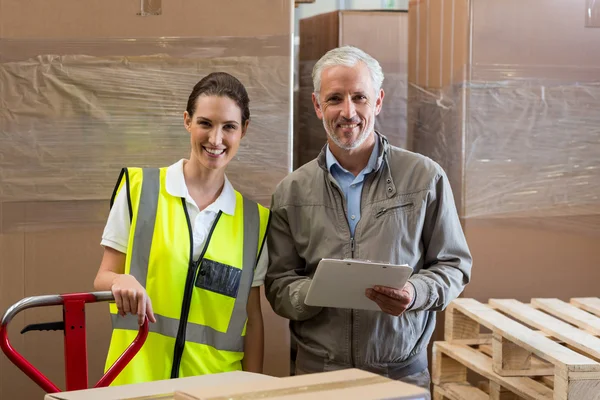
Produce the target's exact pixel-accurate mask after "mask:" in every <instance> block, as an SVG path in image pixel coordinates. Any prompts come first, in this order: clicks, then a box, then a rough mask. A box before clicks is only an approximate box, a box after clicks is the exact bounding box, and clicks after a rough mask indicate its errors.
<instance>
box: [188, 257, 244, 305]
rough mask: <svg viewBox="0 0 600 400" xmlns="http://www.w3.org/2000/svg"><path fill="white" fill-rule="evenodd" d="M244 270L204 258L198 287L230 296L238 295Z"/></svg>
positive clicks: (197, 281) (197, 279) (197, 283)
mask: <svg viewBox="0 0 600 400" xmlns="http://www.w3.org/2000/svg"><path fill="white" fill-rule="evenodd" d="M241 278H242V270H241V269H239V268H235V267H232V266H231V265H227V264H222V263H219V262H216V261H213V260H202V264H201V265H200V271H199V272H198V277H197V278H196V287H198V288H200V289H205V290H210V291H211V292H215V293H219V294H222V295H224V296H228V297H233V298H235V297H237V293H238V289H239V287H240V280H241Z"/></svg>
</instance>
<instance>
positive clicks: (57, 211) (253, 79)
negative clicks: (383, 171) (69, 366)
mask: <svg viewBox="0 0 600 400" xmlns="http://www.w3.org/2000/svg"><path fill="white" fill-rule="evenodd" d="M292 8H293V5H292V1H291V0H289V1H282V2H278V4H277V5H273V4H272V1H270V0H247V1H243V2H234V3H228V4H220V3H219V4H217V3H216V2H214V1H209V0H206V1H204V0H202V1H189V0H173V1H168V2H161V1H160V0H145V1H143V2H139V1H138V2H122V1H118V0H90V1H86V2H80V1H75V0H65V1H61V2H60V3H56V2H52V3H49V2H46V1H42V0H34V1H30V2H27V3H23V2H20V1H16V0H0V9H1V12H0V88H1V89H0V104H2V106H1V107H0V309H1V310H2V311H4V310H6V309H7V308H8V307H9V306H10V305H12V304H14V303H15V302H17V301H19V300H21V299H22V298H24V297H27V296H34V295H41V294H53V293H68V292H85V291H92V290H93V288H92V284H93V280H94V276H95V274H96V272H97V269H98V266H99V264H100V259H101V255H102V249H101V248H100V245H99V243H100V238H101V234H102V230H103V227H104V224H105V221H106V217H107V215H108V209H109V199H110V196H111V194H112V190H113V187H114V184H115V181H116V179H117V176H118V174H119V170H120V168H121V167H124V166H166V165H169V164H170V163H173V162H175V161H177V160H178V159H180V158H184V157H186V158H187V157H189V134H188V133H187V132H186V131H185V130H184V127H183V112H184V110H185V107H186V102H187V98H188V96H189V93H190V92H191V90H192V87H193V85H194V84H195V83H196V82H197V81H198V80H200V79H201V78H202V77H203V76H204V75H206V74H208V73H209V72H212V71H226V72H229V73H231V74H233V75H235V76H237V77H238V78H239V79H240V80H241V81H242V82H243V83H244V84H245V85H246V86H247V88H248V91H249V95H250V99H251V103H250V110H251V119H252V120H251V124H250V128H249V131H248V134H247V136H246V137H245V138H244V139H243V140H242V144H241V147H240V149H239V152H238V156H237V157H236V159H235V160H233V162H232V163H231V165H230V168H229V169H228V173H227V174H228V177H229V179H230V180H231V181H232V183H233V184H234V186H235V187H236V188H237V189H238V190H240V191H241V192H242V193H244V194H246V195H248V196H249V197H251V198H253V199H255V200H257V201H260V202H261V203H263V204H265V205H268V203H269V200H270V195H271V192H272V190H273V189H274V187H275V185H276V184H277V183H278V182H279V180H281V179H282V178H283V177H284V176H285V175H286V174H287V173H288V172H289V171H290V170H291V153H290V150H289V149H290V147H291V146H290V142H291V140H292V135H291V132H290V114H291V113H290V110H291V92H292V88H291V76H290V70H291V56H290V55H291V49H290V46H291V31H292V25H291V21H292V19H291V13H292ZM263 310H264V313H265V324H266V326H267V329H266V330H265V332H266V342H267V343H269V346H267V347H266V349H265V352H266V365H265V369H266V372H267V373H270V374H273V375H286V374H287V371H288V365H289V361H288V357H287V355H288V351H287V348H288V347H289V344H288V343H289V339H288V334H287V333H286V332H287V323H286V321H284V320H283V319H280V318H278V317H276V316H275V315H274V314H273V313H272V312H271V308H270V307H269V306H268V304H267V303H264V304H263ZM87 312H88V316H87V332H88V343H89V354H88V355H89V367H90V383H91V384H94V383H95V382H96V381H97V380H98V378H99V377H100V375H101V373H102V370H103V366H104V359H105V356H106V352H107V349H108V339H109V335H110V318H109V314H108V307H107V305H106V303H104V304H96V305H90V306H88V307H87ZM60 319H61V313H60V308H58V307H55V308H52V309H48V308H46V309H34V310H27V311H26V312H25V313H24V314H22V315H19V316H18V317H17V318H16V319H15V320H14V321H13V322H12V323H11V327H12V329H11V331H10V338H11V341H12V342H13V344H14V345H15V347H16V348H17V350H19V351H21V352H22V353H23V355H24V356H25V357H26V358H27V359H29V360H30V361H31V362H32V363H33V364H34V365H35V366H37V367H38V368H40V370H41V371H42V372H43V373H45V374H47V375H48V377H49V378H50V379H51V380H52V381H54V382H56V383H57V384H58V385H59V386H60V387H64V386H63V385H64V374H63V353H62V341H63V335H62V333H61V332H28V333H27V334H25V335H19V332H18V331H19V329H20V328H22V327H23V326H24V325H26V324H29V323H36V322H48V321H56V320H60ZM20 387H24V389H20ZM17 388H19V389H18V390H19V392H18V393H19V396H17V395H16V394H15V393H16V392H15V391H16V390H17ZM41 395H42V392H41V390H40V389H39V388H37V387H36V386H35V385H34V384H32V383H31V382H30V381H29V379H28V378H27V377H25V375H24V374H22V373H21V371H19V370H18V369H17V368H16V367H14V366H13V365H12V364H11V363H10V362H9V361H8V360H7V359H6V358H5V357H4V356H0V398H36V397H38V398H41Z"/></svg>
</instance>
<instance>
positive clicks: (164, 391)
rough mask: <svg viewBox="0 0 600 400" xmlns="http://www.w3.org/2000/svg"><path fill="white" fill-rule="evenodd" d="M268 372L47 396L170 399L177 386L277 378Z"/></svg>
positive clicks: (58, 399)
mask: <svg viewBox="0 0 600 400" xmlns="http://www.w3.org/2000/svg"><path fill="white" fill-rule="evenodd" d="M277 379H278V378H274V377H271V376H267V375H261V374H253V373H251V372H241V371H239V372H225V373H222V374H214V375H204V376H194V377H189V378H180V379H169V380H164V381H155V382H148V383H140V384H135V385H124V386H113V387H107V388H98V389H88V390H77V391H72V392H62V393H53V394H47V395H46V396H45V397H44V400H112V399H114V400H117V399H131V400H133V399H138V400H141V399H140V398H144V399H146V400H150V399H153V400H159V399H160V400H169V399H173V396H174V394H175V392H176V391H177V390H188V389H191V388H210V387H212V386H220V385H224V384H230V385H232V384H235V385H238V384H244V383H247V382H263V384H264V383H265V382H269V381H271V380H277Z"/></svg>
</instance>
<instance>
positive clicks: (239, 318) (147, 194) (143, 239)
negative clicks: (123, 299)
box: [111, 168, 260, 352]
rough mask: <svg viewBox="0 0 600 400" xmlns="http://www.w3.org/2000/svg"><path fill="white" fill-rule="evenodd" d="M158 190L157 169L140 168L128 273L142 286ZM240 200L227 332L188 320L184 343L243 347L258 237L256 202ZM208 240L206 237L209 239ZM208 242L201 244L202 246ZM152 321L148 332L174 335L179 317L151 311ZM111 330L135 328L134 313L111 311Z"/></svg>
mask: <svg viewBox="0 0 600 400" xmlns="http://www.w3.org/2000/svg"><path fill="white" fill-rule="evenodd" d="M159 191H160V171H159V170H158V169H153V168H144V169H143V180H142V188H141V193H140V200H139V206H138V214H137V224H136V227H135V238H136V239H135V240H134V242H133V248H132V254H131V267H130V274H131V275H132V276H134V277H135V278H136V279H137V281H138V282H140V284H142V285H143V286H144V287H146V279H147V276H148V264H149V258H150V249H151V247H152V237H153V235H154V223H155V220H156V212H157V207H158V196H159ZM243 199H244V204H243V206H244V247H243V265H242V276H241V279H240V286H239V289H238V293H237V296H236V299H235V303H234V308H233V313H232V315H231V319H230V321H229V326H228V328H227V332H225V333H223V332H219V331H217V330H215V329H213V328H211V327H210V326H205V325H200V324H195V323H191V322H189V321H188V323H187V326H186V335H185V340H186V342H194V343H198V344H204V345H209V346H212V347H214V348H215V349H217V350H223V351H235V352H242V351H243V349H244V337H243V336H242V333H243V330H244V327H245V324H246V305H247V302H248V296H249V294H250V289H251V286H252V276H253V270H254V266H255V265H256V254H257V253H258V239H259V236H260V215H259V211H258V205H257V204H256V203H254V202H252V201H250V200H247V199H246V198H245V197H244V198H243ZM209 239H210V238H209ZM208 244H209V241H208V240H207V242H206V243H205V245H204V246H205V249H206V248H207V247H208ZM154 316H155V317H156V323H154V324H150V332H155V333H159V334H161V335H164V336H168V337H172V338H177V331H178V328H179V323H180V320H179V319H175V318H169V317H165V316H163V315H160V314H157V313H154ZM111 318H112V324H113V329H127V330H134V331H137V330H138V329H139V325H138V322H137V316H135V315H126V316H125V317H121V316H119V315H118V314H111Z"/></svg>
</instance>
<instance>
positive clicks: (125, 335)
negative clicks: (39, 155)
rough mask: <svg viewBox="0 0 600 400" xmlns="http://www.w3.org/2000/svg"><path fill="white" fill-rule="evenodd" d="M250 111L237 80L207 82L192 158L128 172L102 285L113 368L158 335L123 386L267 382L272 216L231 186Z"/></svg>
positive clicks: (197, 105)
mask: <svg viewBox="0 0 600 400" xmlns="http://www.w3.org/2000/svg"><path fill="white" fill-rule="evenodd" d="M248 103H249V99H248V94H247V92H246V89H245V88H244V86H243V85H242V84H241V83H240V82H239V81H238V80H237V79H236V78H234V77H233V76H231V75H229V74H226V73H213V74H210V75H208V76H206V77H205V78H204V79H202V80H201V81H200V82H198V84H196V86H195V87H194V89H193V91H192V93H191V95H190V97H189V100H188V103H187V109H186V111H185V112H184V116H183V119H184V125H185V128H186V129H187V131H188V132H189V133H190V139H191V148H192V149H191V155H190V159H189V160H185V159H183V160H180V161H179V162H177V163H175V164H173V165H171V166H169V167H167V168H161V169H141V168H126V169H123V170H122V171H121V175H120V176H119V179H118V182H117V185H116V187H115V191H114V193H113V196H112V199H111V211H110V215H109V217H108V221H107V224H106V227H105V230H104V234H103V236H102V245H103V246H104V256H103V259H102V263H101V265H100V269H99V271H98V274H97V276H96V279H95V281H94V287H95V289H96V290H101V291H104V290H110V291H112V293H113V294H114V296H115V304H111V313H112V322H113V333H112V338H111V344H110V348H109V352H108V358H107V361H106V368H108V367H110V366H111V365H112V364H113V363H114V361H115V360H116V359H117V358H118V357H119V356H120V355H121V354H122V352H123V351H124V350H125V348H126V347H127V346H128V345H129V344H130V343H131V342H132V341H133V339H134V338H135V336H136V335H137V331H138V329H139V325H140V324H142V323H143V322H144V318H148V320H149V322H150V333H149V335H148V338H147V339H146V343H145V344H144V346H143V348H142V349H141V350H140V352H139V353H138V354H137V355H136V356H135V357H134V359H133V360H132V361H131V362H130V363H129V365H128V366H127V367H126V368H125V369H124V370H123V372H122V373H121V374H120V375H119V376H118V377H117V379H116V380H115V381H114V382H113V385H118V384H130V383H139V382H148V381H154V380H160V379H169V378H177V377H185V376H194V375H201V374H210V373H217V372H225V371H233V370H240V369H243V370H245V371H251V372H262V364H263V321H262V315H261V309H260V291H259V286H260V285H261V284H262V283H263V281H264V275H265V272H266V267H267V251H266V249H264V250H263V245H264V240H265V234H266V230H267V226H268V220H269V215H270V214H269V211H268V210H267V209H266V208H264V207H262V206H260V205H257V204H256V203H254V202H252V201H249V200H247V199H245V198H243V197H242V195H241V194H240V193H238V192H237V191H235V190H234V189H233V187H232V186H231V183H230V182H229V181H228V180H227V177H226V176H225V167H226V166H227V164H228V163H229V161H230V160H231V159H232V158H233V157H234V156H235V154H236V153H237V150H238V148H239V145H240V140H241V139H242V138H243V137H244V135H245V134H246V130H247V129H248V124H249V121H250V111H249V108H248ZM257 260H258V261H257Z"/></svg>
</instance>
